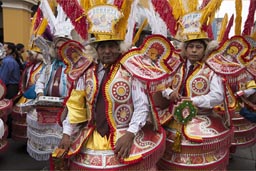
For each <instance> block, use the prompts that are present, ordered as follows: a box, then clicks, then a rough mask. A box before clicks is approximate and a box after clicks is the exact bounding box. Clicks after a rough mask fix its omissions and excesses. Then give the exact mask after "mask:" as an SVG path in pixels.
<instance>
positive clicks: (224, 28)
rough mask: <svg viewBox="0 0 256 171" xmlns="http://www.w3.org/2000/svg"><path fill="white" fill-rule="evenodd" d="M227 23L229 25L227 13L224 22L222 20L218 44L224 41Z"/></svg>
mask: <svg viewBox="0 0 256 171" xmlns="http://www.w3.org/2000/svg"><path fill="white" fill-rule="evenodd" d="M227 23H228V14H227V13H226V14H225V16H224V18H223V20H222V23H221V28H220V32H219V36H218V39H217V40H218V42H221V41H222V39H223V36H224V33H225V30H226V26H227Z"/></svg>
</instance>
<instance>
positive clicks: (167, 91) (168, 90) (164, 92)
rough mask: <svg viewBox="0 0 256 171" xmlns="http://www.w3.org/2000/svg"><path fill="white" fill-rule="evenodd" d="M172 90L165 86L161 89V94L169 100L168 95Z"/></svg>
mask: <svg viewBox="0 0 256 171" xmlns="http://www.w3.org/2000/svg"><path fill="white" fill-rule="evenodd" d="M172 92H173V90H172V89H171V88H167V89H165V90H163V91H162V96H163V97H165V98H166V99H168V100H170V95H171V94H172Z"/></svg>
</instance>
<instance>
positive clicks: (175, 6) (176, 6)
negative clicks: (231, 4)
mask: <svg viewBox="0 0 256 171" xmlns="http://www.w3.org/2000/svg"><path fill="white" fill-rule="evenodd" d="M221 3H222V0H211V1H203V3H202V4H201V5H199V1H198V0H182V1H177V0H169V5H170V6H171V8H172V14H170V15H172V17H171V18H172V20H176V23H177V25H176V28H175V30H174V32H173V33H172V36H173V37H175V38H176V39H178V40H180V41H183V42H185V41H189V40H194V39H212V38H213V35H212V30H211V24H212V22H213V20H214V17H215V12H216V11H217V10H218V9H219V7H220V5H221ZM173 23H175V22H173ZM169 27H171V26H169ZM172 27H173V26H172ZM169 30H173V28H172V29H169Z"/></svg>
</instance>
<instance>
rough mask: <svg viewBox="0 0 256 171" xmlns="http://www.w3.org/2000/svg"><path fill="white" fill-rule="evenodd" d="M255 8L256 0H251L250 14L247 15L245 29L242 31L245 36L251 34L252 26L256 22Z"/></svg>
mask: <svg viewBox="0 0 256 171" xmlns="http://www.w3.org/2000/svg"><path fill="white" fill-rule="evenodd" d="M255 10H256V3H255V0H251V1H250V6H249V12H248V16H247V19H246V21H245V23H244V30H243V33H242V35H243V36H245V35H250V34H251V30H252V26H253V24H254V14H255Z"/></svg>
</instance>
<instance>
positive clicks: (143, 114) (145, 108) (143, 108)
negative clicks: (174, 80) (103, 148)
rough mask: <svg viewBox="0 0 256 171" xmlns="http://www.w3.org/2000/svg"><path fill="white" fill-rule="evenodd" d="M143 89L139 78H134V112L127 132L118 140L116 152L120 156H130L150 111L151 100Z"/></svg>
mask: <svg viewBox="0 0 256 171" xmlns="http://www.w3.org/2000/svg"><path fill="white" fill-rule="evenodd" d="M142 89H143V86H142V83H141V82H139V81H137V80H136V81H135V80H133V82H132V100H133V105H134V112H133V115H132V118H131V122H130V123H129V128H128V129H127V132H126V133H125V134H124V135H123V136H122V137H120V138H119V139H118V140H117V142H116V146H115V151H114V152H115V154H117V157H118V158H122V159H123V158H127V157H129V155H130V151H131V147H132V145H133V139H134V137H135V135H136V134H137V133H138V131H140V130H141V128H142V127H143V126H144V125H145V124H146V119H147V116H148V113H149V102H148V97H147V95H146V94H145V92H144V91H141V90H142Z"/></svg>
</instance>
